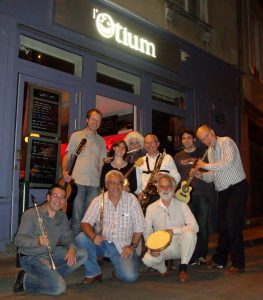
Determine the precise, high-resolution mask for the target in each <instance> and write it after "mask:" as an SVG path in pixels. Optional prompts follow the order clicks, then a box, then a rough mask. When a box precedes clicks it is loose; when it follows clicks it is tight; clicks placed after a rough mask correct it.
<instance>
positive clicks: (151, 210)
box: [142, 174, 198, 283]
mask: <svg viewBox="0 0 263 300" xmlns="http://www.w3.org/2000/svg"><path fill="white" fill-rule="evenodd" d="M157 188H158V191H159V194H160V199H159V200H157V201H156V202H154V203H152V204H150V205H149V206H148V207H147V210H146V216H145V230H144V233H143V235H144V239H145V241H146V246H147V248H148V251H147V252H146V253H145V255H144V257H143V259H142V261H143V262H144V264H145V265H146V266H147V267H151V268H153V269H156V270H157V271H159V273H160V275H161V276H166V275H168V271H167V267H166V265H165V260H169V259H177V258H181V263H180V266H179V272H178V280H179V282H181V283H183V282H186V281H187V279H188V275H187V265H188V262H189V261H190V259H191V257H192V254H193V252H194V249H195V245H196V239H197V238H196V233H197V232H198V224H197V222H196V220H195V217H194V216H193V214H192V212H191V210H190V209H189V207H188V205H187V204H186V203H184V202H181V201H178V200H176V198H174V191H175V188H176V183H175V180H174V178H173V177H171V176H170V175H168V174H162V175H160V176H159V178H158V180H157ZM167 232H168V233H169V235H170V238H169V239H168V240H167V239H166V236H167ZM152 235H155V236H156V240H155V241H154V240H152V238H151V236H152Z"/></svg>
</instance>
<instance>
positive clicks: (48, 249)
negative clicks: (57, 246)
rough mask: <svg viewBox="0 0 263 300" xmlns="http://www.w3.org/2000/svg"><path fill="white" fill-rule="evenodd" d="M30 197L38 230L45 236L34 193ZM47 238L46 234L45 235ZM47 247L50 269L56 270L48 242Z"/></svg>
mask: <svg viewBox="0 0 263 300" xmlns="http://www.w3.org/2000/svg"><path fill="white" fill-rule="evenodd" d="M31 199H32V202H33V204H34V207H35V209H36V213H37V221H38V225H39V227H40V231H41V235H42V236H47V232H46V230H45V227H44V221H43V219H42V218H41V217H40V214H39V211H38V208H37V201H36V198H35V196H34V195H32V194H31ZM47 238H48V236H47ZM46 247H47V251H48V255H49V259H50V264H51V269H52V270H56V265H55V263H54V260H53V257H52V253H51V246H50V244H49V243H48V244H47V245H46Z"/></svg>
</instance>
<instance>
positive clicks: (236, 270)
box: [226, 266, 245, 275]
mask: <svg viewBox="0 0 263 300" xmlns="http://www.w3.org/2000/svg"><path fill="white" fill-rule="evenodd" d="M244 272H245V270H244V268H238V267H234V266H231V267H228V268H227V270H226V274H227V275H233V274H240V273H244Z"/></svg>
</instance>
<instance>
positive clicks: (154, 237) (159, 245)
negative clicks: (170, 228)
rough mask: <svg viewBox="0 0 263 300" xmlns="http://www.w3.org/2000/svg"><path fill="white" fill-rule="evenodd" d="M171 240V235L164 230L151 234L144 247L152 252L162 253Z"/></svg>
mask: <svg viewBox="0 0 263 300" xmlns="http://www.w3.org/2000/svg"><path fill="white" fill-rule="evenodd" d="M171 240H172V235H171V234H170V233H169V232H167V231H164V230H159V231H155V232H153V233H152V234H151V235H150V236H149V237H148V239H147V242H146V247H147V248H148V249H150V250H152V251H162V250H164V249H166V248H167V247H168V246H169V245H170V243H171Z"/></svg>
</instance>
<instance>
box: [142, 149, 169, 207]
mask: <svg viewBox="0 0 263 300" xmlns="http://www.w3.org/2000/svg"><path fill="white" fill-rule="evenodd" d="M165 154H166V150H165V149H164V150H163V153H162V154H161V156H160V157H159V159H158V161H157V164H156V165H155V168H154V169H153V171H152V173H151V176H150V178H149V180H148V182H147V185H146V187H145V188H144V190H143V191H142V193H143V197H142V199H141V200H140V203H141V206H142V208H143V210H144V211H145V209H146V207H147V205H148V203H149V201H150V197H151V196H152V195H156V194H158V191H157V185H156V178H155V177H156V175H157V174H158V173H159V172H160V169H161V165H162V162H163V159H164V157H165Z"/></svg>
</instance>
